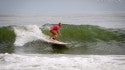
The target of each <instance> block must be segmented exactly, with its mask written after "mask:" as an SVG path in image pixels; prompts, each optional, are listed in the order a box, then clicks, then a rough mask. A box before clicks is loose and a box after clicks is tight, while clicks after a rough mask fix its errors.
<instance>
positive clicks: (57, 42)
mask: <svg viewBox="0 0 125 70" xmlns="http://www.w3.org/2000/svg"><path fill="white" fill-rule="evenodd" d="M49 40H50V43H53V44H62V45H66V44H68V43H64V42H60V41H58V40H53V39H49Z"/></svg>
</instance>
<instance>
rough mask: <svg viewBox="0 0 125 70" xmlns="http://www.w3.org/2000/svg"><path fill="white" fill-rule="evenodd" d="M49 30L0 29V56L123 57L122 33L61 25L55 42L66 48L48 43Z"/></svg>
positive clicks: (124, 37)
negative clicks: (88, 55) (18, 54)
mask: <svg viewBox="0 0 125 70" xmlns="http://www.w3.org/2000/svg"><path fill="white" fill-rule="evenodd" d="M49 26H51V24H46V25H43V26H41V27H38V26H37V25H24V26H8V27H1V28H0V34H1V35H0V41H1V42H0V53H44V54H47V53H49V54H51V53H61V54H125V47H124V46H125V31H124V30H120V29H106V28H102V27H99V26H93V25H68V24H63V27H62V28H61V31H60V32H61V34H62V35H61V36H59V37H58V38H57V40H59V41H62V42H66V43H70V44H68V45H57V44H52V43H49V40H48V38H49V35H50V33H49ZM7 41H8V42H7Z"/></svg>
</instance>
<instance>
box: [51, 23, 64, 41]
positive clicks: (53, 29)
mask: <svg viewBox="0 0 125 70" xmlns="http://www.w3.org/2000/svg"><path fill="white" fill-rule="evenodd" d="M61 27H62V23H60V22H59V23H58V24H54V25H52V26H51V27H50V33H51V36H50V39H54V40H55V39H56V38H57V37H58V36H59V35H61V33H60V31H59V30H60V28H61Z"/></svg>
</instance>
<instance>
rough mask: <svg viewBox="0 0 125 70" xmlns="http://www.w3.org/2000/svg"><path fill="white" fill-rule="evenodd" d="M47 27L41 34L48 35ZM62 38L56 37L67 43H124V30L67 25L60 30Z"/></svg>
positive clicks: (45, 26)
mask: <svg viewBox="0 0 125 70" xmlns="http://www.w3.org/2000/svg"><path fill="white" fill-rule="evenodd" d="M48 26H50V25H44V27H42V28H41V30H42V32H43V33H45V34H46V35H49V34H50V33H49V31H48V30H49V29H48ZM60 32H61V34H62V36H60V37H58V39H59V40H63V41H68V40H70V41H71V40H74V41H99V40H103V41H110V40H115V41H125V31H124V30H114V29H105V28H102V27H99V26H93V25H68V24H64V25H63V27H62V28H61V31H60Z"/></svg>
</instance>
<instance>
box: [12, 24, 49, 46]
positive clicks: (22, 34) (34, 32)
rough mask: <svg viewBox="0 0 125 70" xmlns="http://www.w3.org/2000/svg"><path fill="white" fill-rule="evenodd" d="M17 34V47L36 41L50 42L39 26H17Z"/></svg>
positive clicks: (15, 28)
mask: <svg viewBox="0 0 125 70" xmlns="http://www.w3.org/2000/svg"><path fill="white" fill-rule="evenodd" d="M13 28H14V32H15V34H16V40H15V42H14V45H15V46H23V45H24V44H26V43H28V42H32V41H36V40H39V39H40V40H42V41H49V40H47V38H48V36H46V35H44V34H43V33H42V31H41V30H40V28H39V27H38V26H37V25H24V26H15V27H13Z"/></svg>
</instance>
